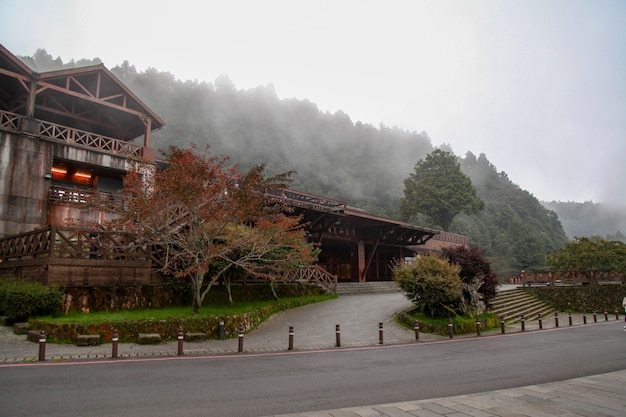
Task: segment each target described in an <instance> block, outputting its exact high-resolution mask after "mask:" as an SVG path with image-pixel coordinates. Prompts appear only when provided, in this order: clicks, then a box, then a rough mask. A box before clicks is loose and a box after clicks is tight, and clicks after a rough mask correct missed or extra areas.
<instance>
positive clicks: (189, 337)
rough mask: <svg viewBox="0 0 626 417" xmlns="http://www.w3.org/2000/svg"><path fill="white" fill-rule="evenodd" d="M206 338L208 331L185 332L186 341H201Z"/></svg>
mask: <svg viewBox="0 0 626 417" xmlns="http://www.w3.org/2000/svg"><path fill="white" fill-rule="evenodd" d="M204 339H206V333H185V342H201V341H203V340H204Z"/></svg>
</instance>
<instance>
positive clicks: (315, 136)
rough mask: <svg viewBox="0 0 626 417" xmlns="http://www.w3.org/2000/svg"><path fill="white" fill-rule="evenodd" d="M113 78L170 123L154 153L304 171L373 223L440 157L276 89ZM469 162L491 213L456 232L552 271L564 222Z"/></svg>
mask: <svg viewBox="0 0 626 417" xmlns="http://www.w3.org/2000/svg"><path fill="white" fill-rule="evenodd" d="M48 61H50V62H48ZM58 61H59V60H58V59H57V60H53V59H52V57H51V56H49V55H48V54H47V53H45V51H43V53H42V52H41V51H38V53H37V54H35V56H34V57H32V58H27V59H25V62H27V64H29V65H31V66H33V67H35V68H39V70H41V69H42V68H45V69H46V70H47V69H50V66H51V65H52V64H51V62H52V63H53V64H55V65H63V63H62V62H58ZM80 62H81V63H89V61H88V60H87V61H86V60H82V61H80ZM94 62H95V63H97V62H99V60H97V59H96V60H95V61H94ZM71 64H73V63H71ZM111 71H112V72H113V73H114V74H115V75H116V76H117V77H119V78H120V79H121V80H122V81H123V82H124V83H125V84H126V85H127V86H128V87H129V88H130V89H131V90H132V91H133V92H134V93H135V94H136V95H137V96H139V97H140V98H141V99H142V100H143V101H144V102H145V103H146V104H147V105H148V106H149V107H150V108H152V109H153V110H154V111H155V112H156V113H157V114H158V115H159V116H160V117H161V118H163V119H164V120H165V122H166V126H165V127H164V128H163V129H162V130H160V131H158V132H156V133H154V134H153V136H152V139H153V143H154V147H156V148H161V149H164V148H166V147H167V146H170V145H177V146H180V147H185V146H186V145H188V144H190V143H196V144H198V145H200V146H203V145H205V144H209V145H210V146H211V150H212V152H213V153H214V154H215V155H218V156H229V157H230V158H231V161H232V162H233V163H237V164H239V165H240V166H242V167H248V166H250V165H253V164H258V163H265V164H267V167H268V172H269V173H277V172H283V171H290V170H294V171H296V172H297V174H295V175H294V176H293V178H294V180H295V182H294V184H293V188H295V189H298V190H301V191H305V192H310V193H315V194H320V195H324V196H327V197H332V198H337V199H340V200H344V201H347V202H348V204H349V205H351V206H355V207H359V208H361V209H364V210H365V211H366V212H368V213H371V214H377V215H382V216H386V217H391V218H397V216H398V207H399V202H400V199H401V198H402V196H403V189H404V179H406V178H407V177H408V175H409V173H410V172H412V170H413V167H414V166H415V164H416V162H417V161H418V160H420V159H422V158H424V157H425V156H426V155H427V154H428V153H430V152H431V151H432V150H434V149H435V146H434V145H433V144H432V143H431V140H430V138H429V137H428V135H427V134H426V133H425V132H422V133H416V132H409V131H405V130H402V129H399V128H395V127H394V128H390V127H387V126H382V125H381V126H378V127H375V126H372V125H369V124H363V123H360V122H356V123H355V122H353V121H352V120H351V119H350V117H349V116H348V115H347V114H345V113H343V112H341V111H339V112H337V113H335V114H329V113H327V112H326V113H325V112H321V111H320V110H319V109H318V108H317V106H316V105H315V104H314V103H311V102H309V101H307V100H296V99H288V100H284V99H283V100H281V99H279V98H278V97H277V95H276V93H275V91H274V89H273V87H272V86H271V85H269V86H265V87H257V88H255V89H251V90H246V91H244V90H238V89H237V88H236V87H235V85H234V83H233V82H232V81H231V80H230V79H229V78H228V77H227V76H222V77H219V78H218V79H217V80H215V82H214V83H204V82H197V81H180V80H177V79H176V78H175V77H174V76H173V75H172V74H170V73H168V72H160V71H158V70H156V69H149V70H147V71H145V72H138V71H136V70H135V68H134V67H133V66H132V65H129V63H128V62H124V63H123V64H122V65H120V66H116V67H114V68H112V69H111ZM372 99H374V98H372ZM388 104H389V105H391V103H388ZM469 133H470V132H468V134H469ZM441 139H443V140H445V138H441ZM444 147H445V146H444ZM460 160H461V165H462V169H463V171H464V172H465V173H466V174H467V175H468V176H469V177H470V178H471V179H472V182H473V183H474V186H475V187H476V190H477V192H478V194H479V196H480V198H481V199H482V200H483V201H484V202H485V209H484V210H483V211H482V213H481V214H480V215H478V216H471V217H468V216H465V217H460V218H458V219H457V220H455V221H454V222H453V224H452V226H451V231H452V232H456V233H461V234H465V235H467V236H469V237H470V239H471V242H472V244H475V245H478V246H480V247H482V248H484V249H485V250H486V253H487V256H488V257H489V258H490V259H491V260H492V261H493V263H494V269H495V270H497V271H498V272H499V273H505V274H512V273H516V272H519V271H518V270H519V269H522V268H526V269H533V268H543V267H544V266H545V259H544V256H545V255H546V254H547V253H550V252H551V251H552V250H554V249H556V248H559V247H561V246H562V245H563V244H564V242H565V241H566V236H565V233H564V232H563V228H562V227H561V224H560V223H559V220H558V218H557V216H556V215H555V213H554V212H552V211H550V210H548V209H546V208H545V207H543V206H542V205H541V204H540V203H539V201H538V200H537V199H536V198H535V197H534V196H532V194H530V193H529V192H527V191H525V190H522V189H520V188H519V187H517V186H516V185H515V184H514V183H513V182H511V181H510V180H509V179H508V177H507V175H506V174H505V173H504V172H498V171H497V170H496V168H495V167H494V166H493V165H492V164H491V163H489V161H488V160H487V157H486V156H485V154H481V155H480V156H479V157H478V158H476V157H475V156H474V155H473V154H471V153H468V154H467V155H466V156H465V157H464V158H460ZM420 225H422V226H431V225H429V224H427V223H420Z"/></svg>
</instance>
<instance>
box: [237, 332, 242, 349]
mask: <svg viewBox="0 0 626 417" xmlns="http://www.w3.org/2000/svg"><path fill="white" fill-rule="evenodd" d="M237 352H239V353H241V352H243V327H240V328H239V344H238V345H237Z"/></svg>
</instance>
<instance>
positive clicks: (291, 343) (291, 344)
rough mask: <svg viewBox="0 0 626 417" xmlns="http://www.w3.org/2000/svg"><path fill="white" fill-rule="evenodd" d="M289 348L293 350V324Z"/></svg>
mask: <svg viewBox="0 0 626 417" xmlns="http://www.w3.org/2000/svg"><path fill="white" fill-rule="evenodd" d="M287 349H288V350H293V326H289V347H288V348H287Z"/></svg>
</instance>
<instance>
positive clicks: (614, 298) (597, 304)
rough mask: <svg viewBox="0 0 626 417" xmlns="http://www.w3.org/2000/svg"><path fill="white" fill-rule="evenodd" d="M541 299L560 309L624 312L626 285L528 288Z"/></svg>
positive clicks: (578, 311) (583, 311)
mask: <svg viewBox="0 0 626 417" xmlns="http://www.w3.org/2000/svg"><path fill="white" fill-rule="evenodd" d="M526 291H528V292H531V293H532V294H534V295H535V296H537V298H539V299H540V300H542V301H544V302H547V303H548V304H550V305H552V306H554V307H555V308H556V309H557V310H559V311H567V312H572V313H589V312H593V311H605V310H606V311H608V312H613V311H615V309H618V310H619V311H620V312H623V311H624V310H623V308H622V300H623V299H624V297H626V285H622V284H612V285H598V284H592V285H582V286H575V287H537V288H527V289H526Z"/></svg>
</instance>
